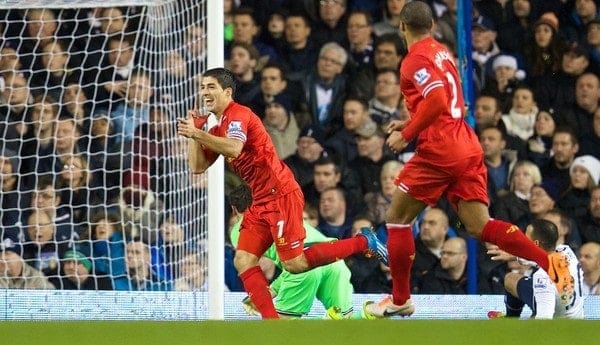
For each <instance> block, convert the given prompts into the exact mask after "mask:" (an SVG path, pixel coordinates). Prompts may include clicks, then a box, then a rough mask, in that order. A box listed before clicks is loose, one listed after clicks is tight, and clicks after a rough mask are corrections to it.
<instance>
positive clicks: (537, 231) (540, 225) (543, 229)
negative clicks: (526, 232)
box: [531, 218, 558, 251]
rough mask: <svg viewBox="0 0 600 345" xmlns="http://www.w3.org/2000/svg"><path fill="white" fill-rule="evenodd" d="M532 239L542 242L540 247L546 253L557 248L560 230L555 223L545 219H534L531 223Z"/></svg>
mask: <svg viewBox="0 0 600 345" xmlns="http://www.w3.org/2000/svg"><path fill="white" fill-rule="evenodd" d="M531 227H532V231H531V238H532V239H533V240H536V241H538V242H540V247H541V248H542V249H544V250H545V251H552V250H554V249H555V248H556V241H558V228H557V227H556V225H554V223H552V222H551V221H549V220H545V219H541V218H538V219H534V220H533V221H532V222H531Z"/></svg>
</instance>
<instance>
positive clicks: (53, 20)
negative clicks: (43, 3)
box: [16, 8, 67, 66]
mask: <svg viewBox="0 0 600 345" xmlns="http://www.w3.org/2000/svg"><path fill="white" fill-rule="evenodd" d="M22 15H23V20H24V23H25V28H24V29H25V30H24V32H23V33H19V34H20V35H19V37H18V38H17V39H18V40H20V44H19V47H18V49H19V55H20V56H21V58H22V61H23V66H33V65H32V62H33V60H34V59H35V57H36V56H39V55H41V49H42V47H44V46H45V45H46V44H47V43H48V42H50V41H52V40H54V39H56V37H61V36H63V37H64V36H67V35H66V34H67V33H66V31H65V30H64V29H65V26H64V24H61V21H59V20H58V18H57V17H56V12H54V10H52V9H48V8H28V9H25V10H23V14H22ZM16 25H21V24H16Z"/></svg>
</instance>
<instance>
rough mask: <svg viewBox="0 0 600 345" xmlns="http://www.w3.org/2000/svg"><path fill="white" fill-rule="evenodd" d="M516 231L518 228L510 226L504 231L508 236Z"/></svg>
mask: <svg viewBox="0 0 600 345" xmlns="http://www.w3.org/2000/svg"><path fill="white" fill-rule="evenodd" d="M518 230H519V228H518V227H517V226H516V225H511V226H510V227H509V228H508V229H506V233H507V234H510V233H513V232H515V231H518Z"/></svg>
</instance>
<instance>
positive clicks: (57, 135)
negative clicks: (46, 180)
mask: <svg viewBox="0 0 600 345" xmlns="http://www.w3.org/2000/svg"><path fill="white" fill-rule="evenodd" d="M53 134H54V137H53V151H51V153H49V154H48V155H46V156H42V157H37V159H38V160H39V161H38V162H37V169H36V172H37V173H38V174H39V173H50V174H59V173H60V172H61V171H62V170H63V168H64V165H65V161H64V160H65V159H66V158H67V157H70V156H73V155H78V154H83V153H84V152H86V151H87V143H86V140H87V138H85V137H83V136H82V133H81V128H80V127H79V126H78V125H77V121H76V120H75V119H74V118H73V117H71V116H69V115H67V114H63V115H60V116H59V117H58V120H57V121H56V122H55V123H54V133H53Z"/></svg>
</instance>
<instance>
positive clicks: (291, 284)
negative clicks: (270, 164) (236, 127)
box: [228, 184, 360, 320]
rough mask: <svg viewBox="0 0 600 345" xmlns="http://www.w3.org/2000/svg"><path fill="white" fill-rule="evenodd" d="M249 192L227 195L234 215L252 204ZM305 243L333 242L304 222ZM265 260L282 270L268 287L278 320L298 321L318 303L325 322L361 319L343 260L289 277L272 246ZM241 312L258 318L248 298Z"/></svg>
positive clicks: (234, 236) (234, 233)
mask: <svg viewBox="0 0 600 345" xmlns="http://www.w3.org/2000/svg"><path fill="white" fill-rule="evenodd" d="M251 198H252V195H251V191H250V189H249V188H248V187H247V186H246V185H243V184H242V185H240V186H239V187H237V188H235V189H234V190H232V191H231V193H230V194H229V197H228V199H229V203H230V204H231V206H232V208H233V212H234V213H239V214H241V213H243V212H244V211H245V210H246V208H247V207H248V206H249V205H250V203H251V201H252V200H251ZM241 222H242V220H241V217H240V219H239V220H238V221H237V222H236V223H235V224H234V225H233V226H232V228H231V233H230V236H231V243H233V245H234V246H237V242H238V238H239V233H240V224H241ZM304 229H306V239H305V242H304V244H305V245H306V246H310V245H311V244H312V243H318V242H330V241H333V240H334V239H331V238H328V237H326V236H325V235H323V234H322V233H321V232H319V230H317V229H315V228H314V227H312V226H311V225H310V224H308V223H307V222H306V221H305V222H304ZM263 256H265V257H267V258H269V259H271V260H273V261H274V262H275V264H276V265H277V266H278V267H279V268H280V269H282V272H281V274H280V275H279V276H278V277H277V278H276V279H275V280H274V281H273V282H272V283H271V285H270V290H271V295H272V296H273V298H275V309H276V310H277V313H279V315H280V317H287V318H299V317H302V316H304V315H306V314H308V312H309V311H310V310H311V308H312V305H313V302H314V300H315V298H316V299H318V300H319V301H320V302H321V303H323V306H324V307H325V309H326V315H325V318H327V319H334V320H339V319H346V318H360V316H357V317H353V314H352V311H353V306H352V293H353V287H352V284H351V283H350V275H351V274H350V270H349V269H348V267H347V266H346V263H345V262H344V261H343V260H338V261H335V262H333V263H331V264H328V265H325V266H320V267H317V268H314V269H312V270H310V271H307V272H304V273H299V274H292V273H290V272H288V271H286V270H284V269H283V268H282V266H281V262H280V260H279V257H278V256H277V251H276V249H275V246H274V245H271V247H270V248H269V249H268V250H267V251H266V252H265V253H264V255H263ZM242 303H243V307H244V309H245V310H246V311H247V312H248V313H249V314H252V315H260V313H259V312H258V311H257V310H256V309H254V306H253V304H252V302H251V301H250V298H248V297H246V298H245V299H244V300H243V301H242Z"/></svg>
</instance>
